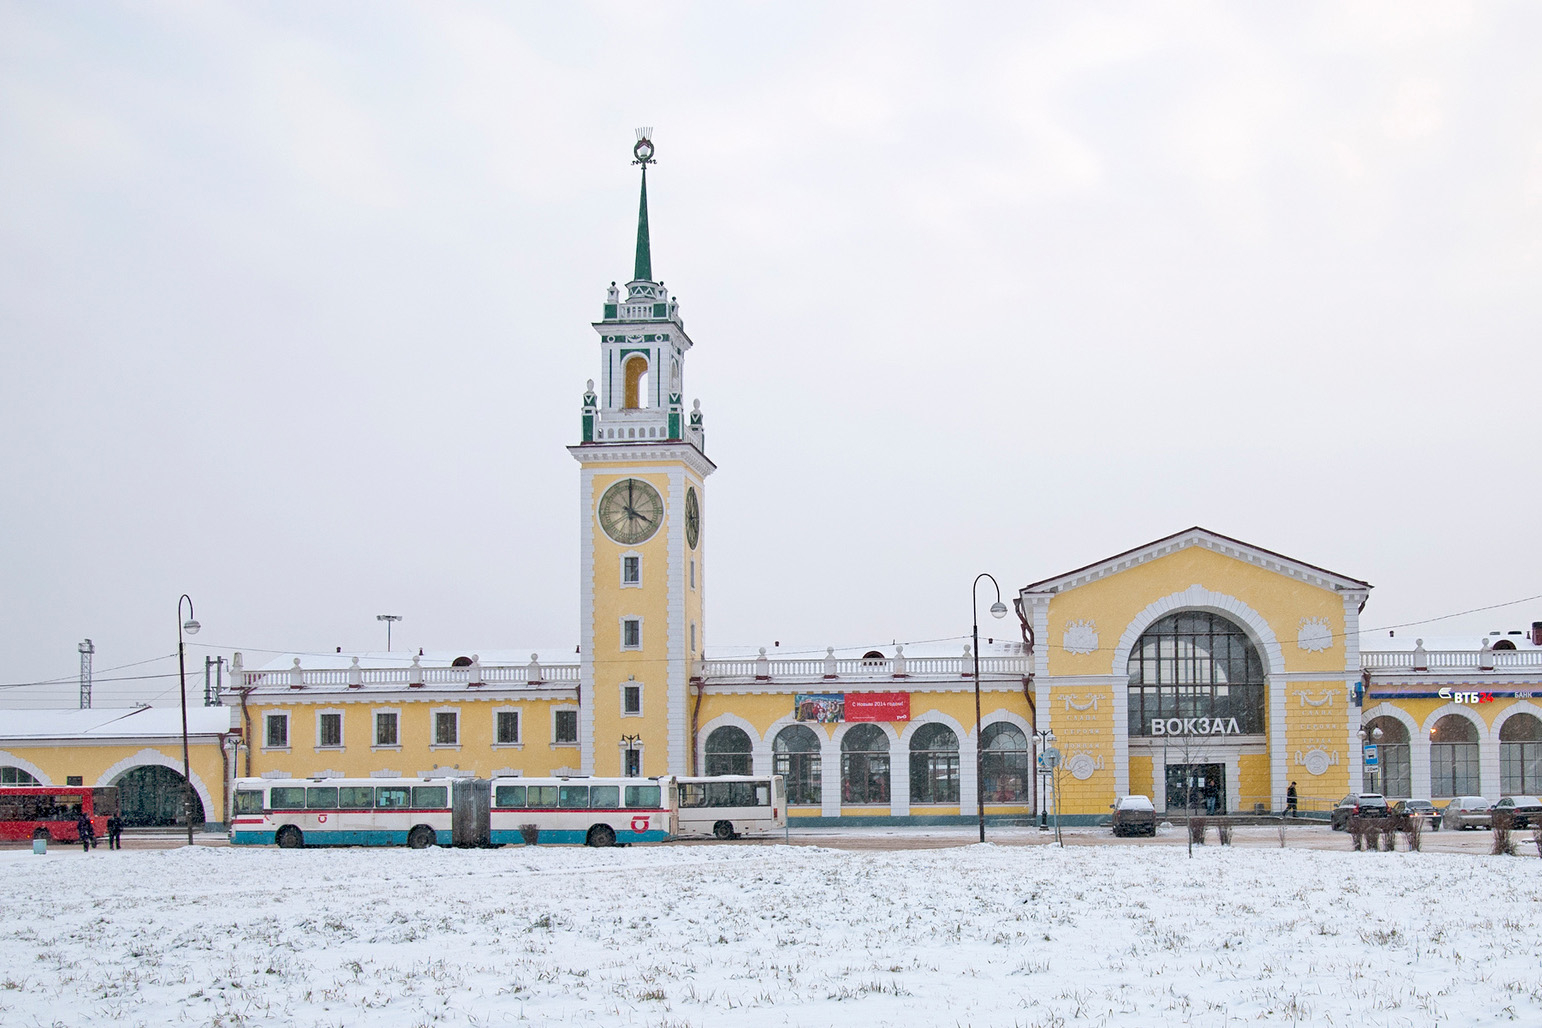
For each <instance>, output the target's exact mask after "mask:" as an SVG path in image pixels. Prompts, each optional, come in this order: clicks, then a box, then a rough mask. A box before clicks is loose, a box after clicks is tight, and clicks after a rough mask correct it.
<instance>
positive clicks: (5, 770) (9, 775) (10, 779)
mask: <svg viewBox="0 0 1542 1028" xmlns="http://www.w3.org/2000/svg"><path fill="white" fill-rule="evenodd" d="M41 784H43V783H41V782H39V781H38V780H37V779H36V778H34V777H33V776H32V773H31V772H30V771H26V770H24V769H22V768H19V767H11V766H10V765H6V766H5V767H0V785H41Z"/></svg>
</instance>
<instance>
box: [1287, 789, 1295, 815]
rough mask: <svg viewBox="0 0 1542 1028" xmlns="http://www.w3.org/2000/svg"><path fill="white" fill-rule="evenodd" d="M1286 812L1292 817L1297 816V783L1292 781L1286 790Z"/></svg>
mask: <svg viewBox="0 0 1542 1028" xmlns="http://www.w3.org/2000/svg"><path fill="white" fill-rule="evenodd" d="M1285 813H1287V814H1289V815H1290V816H1291V817H1295V816H1296V783H1295V782H1291V783H1290V788H1289V789H1286V790H1285Z"/></svg>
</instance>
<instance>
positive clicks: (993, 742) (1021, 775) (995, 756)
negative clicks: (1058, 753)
mask: <svg viewBox="0 0 1542 1028" xmlns="http://www.w3.org/2000/svg"><path fill="white" fill-rule="evenodd" d="M980 740H981V743H980V744H981V745H982V746H983V747H984V748H985V752H983V753H981V754H980V765H981V767H980V771H981V776H982V779H983V785H982V788H984V790H985V802H986V803H1026V802H1027V801H1028V796H1029V789H1030V788H1031V783H1032V779H1031V778H1030V777H1029V776H1028V737H1027V736H1026V735H1024V734H1023V730H1022V729H1021V728H1019V727H1017V726H1016V725H1014V724H1012V723H1011V722H1010V721H997V722H996V723H995V724H992V725H986V726H985V731H983V732H981V733H980Z"/></svg>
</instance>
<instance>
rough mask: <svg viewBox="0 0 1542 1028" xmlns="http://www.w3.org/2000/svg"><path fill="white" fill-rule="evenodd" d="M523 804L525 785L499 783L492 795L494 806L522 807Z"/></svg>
mask: <svg viewBox="0 0 1542 1028" xmlns="http://www.w3.org/2000/svg"><path fill="white" fill-rule="evenodd" d="M524 805H525V787H524V786H523V785H500V786H498V788H497V790H496V792H495V794H494V796H493V806H495V807H523V806H524Z"/></svg>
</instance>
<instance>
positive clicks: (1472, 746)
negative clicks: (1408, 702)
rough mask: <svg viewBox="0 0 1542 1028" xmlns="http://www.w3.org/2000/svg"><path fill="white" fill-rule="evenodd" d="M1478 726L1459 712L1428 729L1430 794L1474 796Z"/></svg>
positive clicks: (1477, 790) (1476, 783)
mask: <svg viewBox="0 0 1542 1028" xmlns="http://www.w3.org/2000/svg"><path fill="white" fill-rule="evenodd" d="M1479 780H1480V779H1479V776H1478V728H1477V726H1476V725H1474V724H1473V723H1472V722H1471V721H1469V720H1467V719H1466V718H1465V717H1463V716H1462V715H1460V714H1447V715H1446V716H1445V717H1443V718H1441V719H1440V720H1439V721H1436V722H1435V727H1434V728H1433V729H1431V730H1430V795H1431V796H1437V797H1446V796H1477V795H1480V790H1479V788H1478V783H1479Z"/></svg>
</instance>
